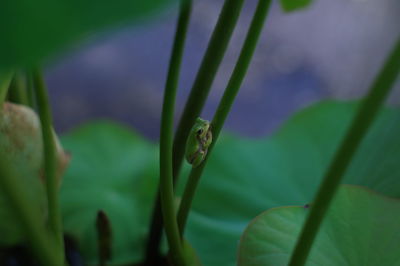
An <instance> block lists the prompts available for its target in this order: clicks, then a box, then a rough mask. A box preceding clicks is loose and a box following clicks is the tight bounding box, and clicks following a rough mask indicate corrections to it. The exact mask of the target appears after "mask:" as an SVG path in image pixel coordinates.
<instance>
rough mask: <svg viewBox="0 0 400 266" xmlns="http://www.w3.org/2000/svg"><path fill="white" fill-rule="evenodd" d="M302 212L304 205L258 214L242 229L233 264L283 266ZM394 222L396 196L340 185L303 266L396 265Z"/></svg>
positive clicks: (399, 215)
mask: <svg viewBox="0 0 400 266" xmlns="http://www.w3.org/2000/svg"><path fill="white" fill-rule="evenodd" d="M308 212H309V208H304V207H280V208H274V209H271V210H268V211H266V212H264V213H262V214H261V215H259V216H258V217H257V218H255V219H254V220H253V221H252V222H251V223H250V225H249V226H248V227H247V229H246V231H245V233H244V234H243V237H242V239H241V242H240V247H239V258H238V264H239V265H240V266H256V265H264V266H268V265H271V266H279V265H282V266H283V265H287V264H288V262H289V259H290V255H291V252H292V250H293V248H294V245H295V243H296V239H297V237H298V235H299V233H300V230H301V227H302V225H303V223H304V221H305V218H306V217H307V213H308ZM399 225H400V200H394V199H392V198H387V197H384V196H382V195H379V194H377V193H374V192H372V191H370V190H366V189H363V188H361V187H355V186H342V187H341V188H340V189H339V191H338V193H337V194H336V196H335V199H334V200H333V202H332V205H331V207H330V209H329V211H328V213H327V215H326V217H325V219H324V222H323V223H322V226H321V228H320V231H319V233H318V235H317V237H316V239H315V241H314V243H313V247H312V249H311V253H310V255H309V257H308V259H307V263H306V265H308V266H310V265H326V266H330V265H332V266H334V265H343V266H346V265H365V266H368V265H370V266H375V265H381V266H385V265H387V266H389V265H390V266H392V265H399V263H400V252H399V244H400V226H399Z"/></svg>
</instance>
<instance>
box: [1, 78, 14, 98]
mask: <svg viewBox="0 0 400 266" xmlns="http://www.w3.org/2000/svg"><path fill="white" fill-rule="evenodd" d="M12 76H13V72H12V71H8V72H1V73H0V106H3V102H4V101H5V99H6V97H7V92H8V88H9V87H10V83H11V79H12Z"/></svg>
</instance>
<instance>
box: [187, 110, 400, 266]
mask: <svg viewBox="0 0 400 266" xmlns="http://www.w3.org/2000/svg"><path fill="white" fill-rule="evenodd" d="M356 107H357V105H356V104H355V103H338V102H324V103H319V104H316V105H314V106H312V107H309V108H306V109H305V110H303V111H301V112H299V113H297V114H296V115H294V116H293V117H292V118H291V119H289V121H287V122H286V123H285V124H284V126H283V127H282V128H281V129H280V130H279V131H278V132H276V133H275V134H274V135H273V136H272V137H270V138H266V139H259V140H254V139H243V138H237V137H233V136H225V137H224V138H222V139H221V140H219V141H218V143H217V144H216V148H215V150H214V152H213V154H212V155H211V158H210V160H209V164H208V165H207V167H206V170H205V173H204V176H203V177H202V180H201V182H200V186H199V189H198V191H197V192H196V196H195V199H194V204H193V212H192V213H191V216H190V218H189V223H188V230H187V239H188V240H189V242H190V243H191V244H192V245H193V247H194V248H195V249H196V250H197V252H198V254H199V256H200V258H201V259H202V261H203V263H204V264H205V265H235V261H236V250H237V245H238V241H239V238H240V234H241V232H242V230H243V229H244V228H245V226H246V225H247V224H248V222H249V221H250V220H251V219H252V218H254V217H255V216H256V215H258V214H260V213H261V212H262V211H264V210H266V209H269V208H273V207H278V206H283V205H304V204H306V203H309V202H310V201H311V200H312V199H313V195H314V193H315V192H316V189H317V187H318V185H319V183H320V181H321V178H322V176H323V174H324V172H325V169H326V168H327V166H328V163H329V162H330V160H331V158H332V156H333V153H334V151H335V149H336V147H337V145H338V144H339V143H340V140H341V139H342V136H343V134H344V132H345V131H346V129H347V127H348V125H349V122H350V121H351V119H352V117H353V115H354V114H355V110H356ZM399 136H400V112H399V110H395V109H390V108H386V109H384V110H382V111H381V113H380V114H379V117H378V119H377V121H376V122H375V123H374V125H373V126H372V128H371V131H370V132H369V133H368V135H367V137H366V139H365V140H364V141H363V143H362V145H361V148H360V150H359V151H358V152H357V154H356V158H355V160H354V162H353V163H352V165H351V167H350V169H349V171H348V172H347V174H346V177H345V181H344V182H345V183H350V184H359V185H365V186H367V187H369V188H371V189H374V190H376V191H379V192H381V193H384V194H386V195H388V196H395V197H400V164H399V163H398V158H400V138H399Z"/></svg>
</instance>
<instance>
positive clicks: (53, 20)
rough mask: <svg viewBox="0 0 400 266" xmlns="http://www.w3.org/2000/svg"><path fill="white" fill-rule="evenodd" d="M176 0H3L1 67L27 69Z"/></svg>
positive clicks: (0, 22) (0, 28)
mask: <svg viewBox="0 0 400 266" xmlns="http://www.w3.org/2000/svg"><path fill="white" fill-rule="evenodd" d="M173 1H174V0H148V1H142V0H116V1H104V0H98V1H93V0H59V1H53V0H18V1H15V0H3V1H1V4H0V36H1V42H0V58H1V61H0V68H1V67H10V66H11V67H13V66H24V65H26V64H31V63H35V62H36V61H37V60H40V59H42V58H43V57H45V56H48V55H50V54H53V53H54V52H56V51H58V50H60V49H61V48H64V47H66V46H71V44H73V42H74V41H76V40H78V39H82V38H87V37H89V36H92V35H93V33H95V32H97V31H99V30H104V29H110V27H112V26H116V25H122V24H126V23H128V22H130V21H138V19H143V18H144V16H146V15H148V14H149V13H151V12H154V11H157V10H159V9H160V8H162V7H164V6H165V5H166V4H168V3H169V2H173Z"/></svg>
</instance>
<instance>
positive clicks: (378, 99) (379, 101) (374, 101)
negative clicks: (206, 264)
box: [289, 39, 400, 266]
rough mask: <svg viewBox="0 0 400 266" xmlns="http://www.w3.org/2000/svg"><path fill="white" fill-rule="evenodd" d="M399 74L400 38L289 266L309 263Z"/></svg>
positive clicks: (327, 178)
mask: <svg viewBox="0 0 400 266" xmlns="http://www.w3.org/2000/svg"><path fill="white" fill-rule="evenodd" d="M399 72H400V39H399V40H398V42H397V44H396V46H395V48H394V50H393V51H392V53H391V54H390V56H389V57H388V58H387V60H386V62H385V65H384V66H383V68H382V69H381V71H380V73H379V74H378V76H377V78H376V79H375V81H374V83H373V84H372V86H371V89H370V90H369V93H368V95H367V97H366V98H365V99H364V101H363V102H362V103H361V106H360V107H359V110H358V112H357V114H356V116H355V118H354V119H353V122H352V124H351V125H350V128H349V129H348V131H347V133H346V135H345V137H344V139H343V141H342V144H341V145H340V148H339V149H338V150H337V152H336V154H335V156H334V158H333V160H332V162H331V164H330V166H329V168H328V169H327V172H326V174H325V177H324V180H323V181H322V183H321V185H320V187H319V190H318V192H317V194H316V197H315V200H314V203H313V204H312V205H311V210H310V214H309V215H308V217H307V220H306V222H305V224H304V226H303V229H302V231H301V234H300V236H299V238H298V240H297V243H296V246H295V248H294V251H293V253H292V256H291V259H290V263H289V265H291V266H294V265H304V263H305V262H306V259H307V257H308V254H309V252H310V249H311V246H312V243H313V241H314V239H315V237H316V235H317V233H318V230H319V227H320V225H321V223H322V220H323V218H324V215H325V213H326V211H327V210H328V208H329V205H330V203H331V200H332V198H333V196H334V195H335V193H336V191H337V189H338V186H339V185H340V182H341V180H342V178H343V176H344V173H345V172H346V169H347V168H348V166H349V165H350V162H351V160H352V158H353V156H354V154H355V152H356V151H357V148H358V146H359V145H360V143H361V141H362V140H363V137H364V136H365V135H366V133H367V131H368V128H369V127H370V126H371V124H372V122H373V121H374V118H375V117H376V115H377V113H378V111H379V109H380V107H381V106H382V105H383V103H384V100H385V99H386V96H387V95H388V94H389V92H390V89H391V87H392V86H393V85H394V83H395V81H396V78H397V76H398V74H399Z"/></svg>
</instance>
